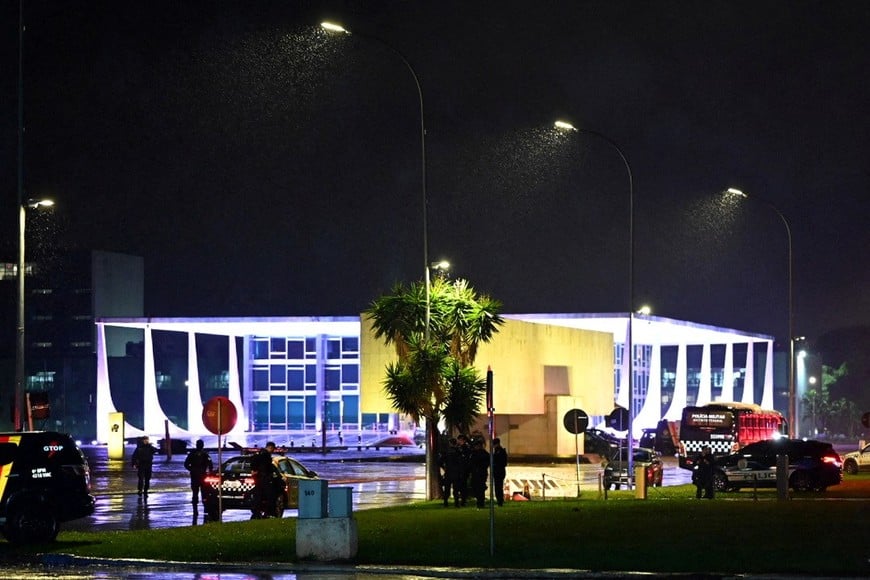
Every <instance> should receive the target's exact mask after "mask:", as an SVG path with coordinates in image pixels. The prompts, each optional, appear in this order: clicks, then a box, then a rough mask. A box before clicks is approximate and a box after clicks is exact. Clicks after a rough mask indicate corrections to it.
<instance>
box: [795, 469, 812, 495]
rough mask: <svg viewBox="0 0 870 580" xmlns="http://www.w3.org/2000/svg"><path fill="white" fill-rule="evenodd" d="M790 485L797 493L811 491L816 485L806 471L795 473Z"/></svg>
mask: <svg viewBox="0 0 870 580" xmlns="http://www.w3.org/2000/svg"><path fill="white" fill-rule="evenodd" d="M790 483H791V487H792V489H794V490H795V491H810V490H812V489H813V487H814V485H815V484H814V482H813V478H812V477H810V474H809V473H807V472H806V471H795V472H794V473H793V474H792V476H791V482H790Z"/></svg>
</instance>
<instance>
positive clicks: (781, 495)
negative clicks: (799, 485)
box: [776, 454, 788, 501]
mask: <svg viewBox="0 0 870 580" xmlns="http://www.w3.org/2000/svg"><path fill="white" fill-rule="evenodd" d="M776 498H777V499H778V500H780V501H783V500H787V499H788V455H782V454H781V455H777V456H776Z"/></svg>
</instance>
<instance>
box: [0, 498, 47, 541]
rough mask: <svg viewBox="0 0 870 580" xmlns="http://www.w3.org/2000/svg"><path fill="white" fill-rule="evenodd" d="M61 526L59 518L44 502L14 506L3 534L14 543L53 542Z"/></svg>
mask: <svg viewBox="0 0 870 580" xmlns="http://www.w3.org/2000/svg"><path fill="white" fill-rule="evenodd" d="M58 531H60V527H59V526H58V523H57V518H55V517H54V514H52V513H51V510H50V509H49V508H48V506H46V505H44V504H37V505H23V506H17V507H13V508H12V510H11V513H10V515H9V516H8V517H7V519H6V525H5V527H4V528H3V535H4V536H6V539H7V540H9V541H10V542H12V543H13V544H29V543H37V542H53V541H54V540H55V538H57V533H58Z"/></svg>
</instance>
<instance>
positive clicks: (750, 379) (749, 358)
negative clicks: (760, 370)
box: [741, 340, 755, 404]
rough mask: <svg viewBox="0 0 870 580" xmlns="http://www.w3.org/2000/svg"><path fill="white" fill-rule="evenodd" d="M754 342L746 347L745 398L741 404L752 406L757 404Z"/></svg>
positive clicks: (750, 342)
mask: <svg viewBox="0 0 870 580" xmlns="http://www.w3.org/2000/svg"><path fill="white" fill-rule="evenodd" d="M753 350H754V348H753V342H752V341H751V340H750V341H749V344H747V345H746V368H745V370H744V372H743V398H742V399H741V402H743V403H749V404H752V403H754V402H755V365H754V364H753V363H754V359H755V356H754V354H755V353H754V352H753Z"/></svg>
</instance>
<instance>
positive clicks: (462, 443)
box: [453, 435, 471, 507]
mask: <svg viewBox="0 0 870 580" xmlns="http://www.w3.org/2000/svg"><path fill="white" fill-rule="evenodd" d="M456 450H457V451H458V452H459V470H458V471H457V473H456V479H455V480H454V491H453V493H454V496H455V495H456V493H457V492H459V493H458V495H459V505H460V506H462V507H465V502H466V501H468V474H469V470H470V466H471V445H469V443H468V437H466V436H465V435H459V436H457V437H456Z"/></svg>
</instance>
